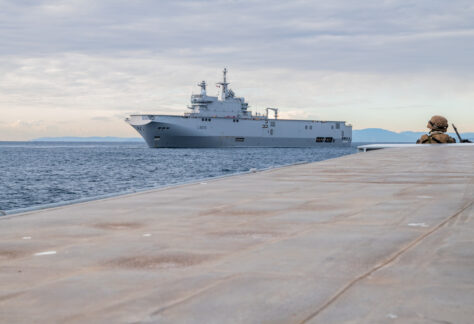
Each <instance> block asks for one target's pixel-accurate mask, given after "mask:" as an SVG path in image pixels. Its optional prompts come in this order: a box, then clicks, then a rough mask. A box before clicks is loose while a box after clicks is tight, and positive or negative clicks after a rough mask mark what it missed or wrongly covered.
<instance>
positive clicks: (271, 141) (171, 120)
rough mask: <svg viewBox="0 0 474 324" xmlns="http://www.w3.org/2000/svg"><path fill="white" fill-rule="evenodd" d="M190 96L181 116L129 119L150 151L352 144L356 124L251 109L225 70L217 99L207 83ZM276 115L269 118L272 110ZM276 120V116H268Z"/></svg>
mask: <svg viewBox="0 0 474 324" xmlns="http://www.w3.org/2000/svg"><path fill="white" fill-rule="evenodd" d="M198 85H199V86H200V87H201V91H200V93H199V94H193V95H191V104H190V105H189V106H188V109H190V111H188V112H186V113H184V114H183V115H153V114H152V115H150V114H134V115H130V117H128V118H126V119H125V121H126V122H127V123H128V124H130V125H131V126H132V127H133V128H134V129H135V130H136V131H137V132H138V133H139V134H140V135H141V136H142V137H143V138H144V139H145V141H146V143H147V144H148V146H149V147H151V148H165V147H166V148H201V147H318V146H329V145H337V146H349V145H350V144H351V138H352V126H351V125H349V124H347V123H346V122H344V121H322V120H295V119H279V118H278V109H277V108H266V109H265V113H264V114H259V113H253V112H252V111H250V110H249V109H248V108H249V104H248V103H247V102H245V99H244V98H243V97H236V96H235V93H234V91H232V89H230V88H229V83H228V82H227V69H224V71H223V80H222V82H219V83H217V86H218V87H219V93H218V95H217V96H215V97H214V96H208V95H207V92H206V82H205V81H202V82H201V83H199V84H198ZM270 111H271V112H272V113H273V114H272V115H273V116H271V115H270V116H269V112H270ZM270 117H273V118H270Z"/></svg>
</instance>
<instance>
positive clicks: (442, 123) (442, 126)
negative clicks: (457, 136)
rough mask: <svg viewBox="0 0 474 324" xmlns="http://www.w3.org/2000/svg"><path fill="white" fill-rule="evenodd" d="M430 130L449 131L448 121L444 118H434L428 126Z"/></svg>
mask: <svg viewBox="0 0 474 324" xmlns="http://www.w3.org/2000/svg"><path fill="white" fill-rule="evenodd" d="M426 127H428V128H429V129H433V130H443V131H446V130H447V129H448V120H447V119H446V118H444V117H443V116H436V115H435V116H433V117H431V119H430V120H429V121H428V125H426Z"/></svg>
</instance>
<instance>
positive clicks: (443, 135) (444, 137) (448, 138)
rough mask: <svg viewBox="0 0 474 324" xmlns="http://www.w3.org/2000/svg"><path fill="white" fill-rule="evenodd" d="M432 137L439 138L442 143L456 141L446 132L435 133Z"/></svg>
mask: <svg viewBox="0 0 474 324" xmlns="http://www.w3.org/2000/svg"><path fill="white" fill-rule="evenodd" d="M432 137H433V138H435V139H437V140H438V141H440V142H441V143H456V140H455V139H454V138H452V137H451V136H449V135H448V134H446V133H441V134H433V135H432Z"/></svg>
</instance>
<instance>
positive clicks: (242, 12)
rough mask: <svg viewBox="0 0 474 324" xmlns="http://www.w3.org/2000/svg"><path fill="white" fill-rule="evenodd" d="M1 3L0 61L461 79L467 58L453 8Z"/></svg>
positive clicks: (465, 4)
mask: <svg viewBox="0 0 474 324" xmlns="http://www.w3.org/2000/svg"><path fill="white" fill-rule="evenodd" d="M7 4H8V5H7V6H5V10H4V13H3V17H2V18H3V20H4V22H3V26H2V27H6V28H1V31H0V37H2V41H3V43H4V46H3V47H2V49H1V52H2V53H3V54H12V55H23V54H25V52H29V53H43V54H45V53H62V52H75V53H83V54H94V53H99V52H100V53H106V55H124V53H127V52H129V51H132V52H135V51H137V50H138V51H144V52H149V53H154V54H159V55H162V56H167V57H174V58H183V59H186V60H191V61H194V62H196V63H197V64H198V63H201V64H203V63H204V64H212V63H214V64H216V63H217V64H219V65H222V64H224V63H226V62H236V61H237V62H240V63H241V64H242V65H245V66H267V67H276V66H284V67H288V68H297V69H331V70H348V69H349V70H364V71H366V70H372V71H399V70H404V71H408V70H410V69H415V70H417V69H426V68H439V67H440V63H442V65H443V66H442V68H447V69H457V70H464V69H465V68H466V63H468V62H469V57H470V54H472V52H473V49H474V45H472V44H474V41H473V40H474V9H473V7H474V6H473V5H472V2H471V1H463V0H460V1H449V2H447V1H427V0H424V1H423V0H422V1H416V2H413V1H383V2H381V1H362V2H357V3H355V2H353V1H331V3H330V4H329V3H325V2H322V1H292V2H288V1H280V0H273V1H158V2H156V1H133V2H132V1H107V0H104V1H100V2H97V1H87V0H84V1H67V2H65V1H39V2H31V1H28V2H20V1H9V2H7ZM468 40H469V41H468ZM348 53H350V54H349V55H348ZM413 56H416V57H415V58H414V57H413ZM453 58H455V59H453ZM471 65H472V64H471ZM468 69H472V68H469V67H468Z"/></svg>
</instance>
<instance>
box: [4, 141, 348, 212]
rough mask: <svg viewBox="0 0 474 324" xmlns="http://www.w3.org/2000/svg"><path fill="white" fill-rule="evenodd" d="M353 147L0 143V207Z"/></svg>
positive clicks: (129, 188)
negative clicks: (217, 147)
mask: <svg viewBox="0 0 474 324" xmlns="http://www.w3.org/2000/svg"><path fill="white" fill-rule="evenodd" d="M356 151H357V149H356V146H355V145H354V144H353V145H352V147H328V148H219V149H149V148H148V147H147V146H146V145H145V143H141V142H119V143H114V142H107V143H93V142H88V143H87V142H82V143H77V142H0V181H1V184H2V185H1V186H0V210H3V211H10V212H13V211H15V210H18V209H24V208H30V207H36V206H42V205H47V204H54V203H63V202H68V201H74V200H80V199H88V198H94V197H98V196H104V195H111V194H119V193H129V192H134V191H139V190H145V189H150V188H156V187H162V186H167V185H171V184H177V183H183V182H189V181H197V180H202V179H206V178H213V177H218V176H223V175H228V174H234V173H241V172H246V171H249V170H250V169H257V170H261V169H267V168H272V167H277V166H283V165H288V164H294V163H301V162H313V161H321V160H326V159H331V158H335V157H339V156H342V155H347V154H352V153H355V152H356Z"/></svg>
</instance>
